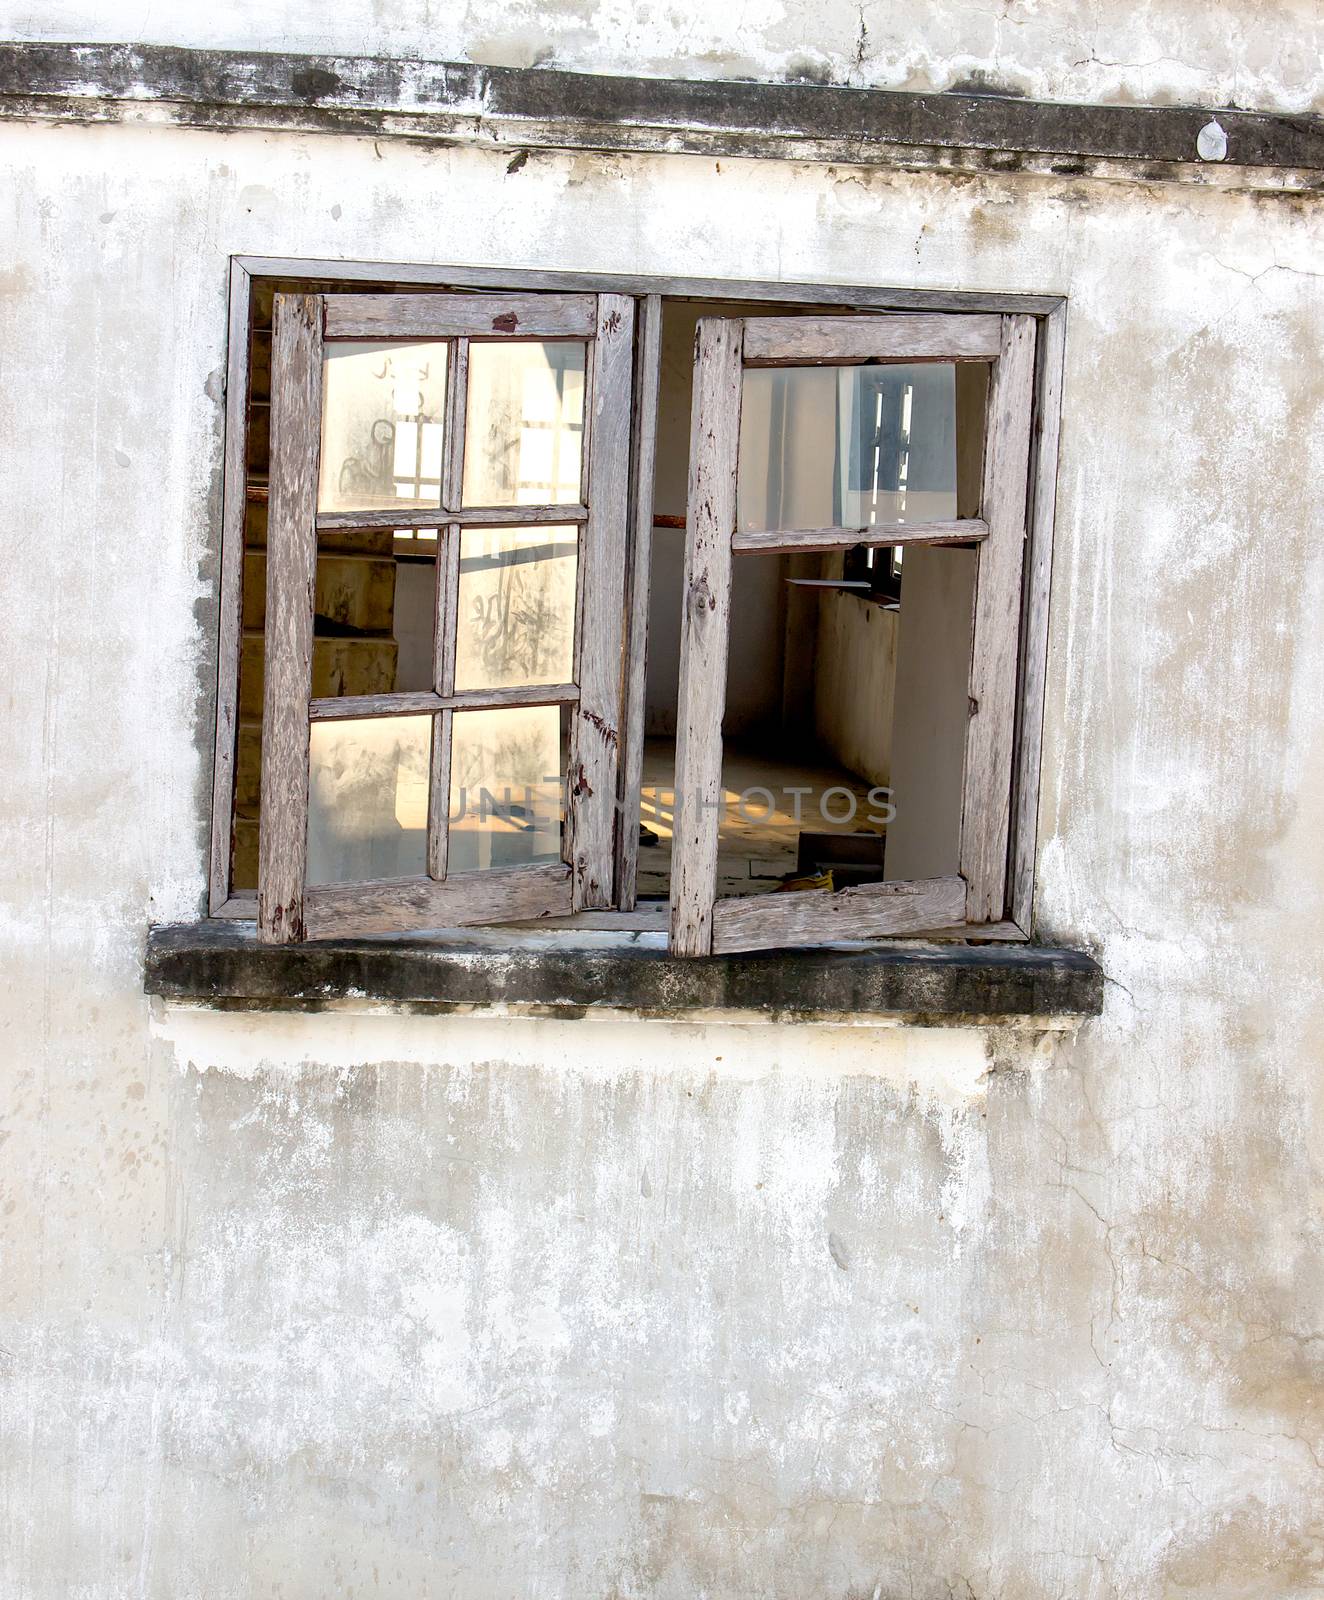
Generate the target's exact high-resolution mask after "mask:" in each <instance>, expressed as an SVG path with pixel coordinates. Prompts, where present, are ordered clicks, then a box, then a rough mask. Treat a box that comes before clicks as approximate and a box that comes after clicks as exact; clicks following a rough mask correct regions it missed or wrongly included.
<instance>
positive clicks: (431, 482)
mask: <svg viewBox="0 0 1324 1600" xmlns="http://www.w3.org/2000/svg"><path fill="white" fill-rule="evenodd" d="M633 316H634V303H633V301H632V300H631V299H630V298H628V297H624V296H620V295H614V294H600V295H591V294H584V295H579V294H573V295H572V294H527V295H514V296H511V295H504V296H503V295H498V294H441V293H437V294H393V295H373V294H327V295H316V294H280V295H278V296H277V298H276V308H275V324H274V338H273V347H272V455H271V473H270V504H269V517H268V532H267V557H266V560H267V571H266V622H265V634H264V654H265V686H264V701H263V728H262V776H261V797H262V809H261V832H260V843H259V871H258V931H259V937H260V938H262V939H263V940H265V941H267V942H272V943H285V942H290V941H295V940H299V939H303V938H327V937H334V936H337V935H358V934H372V933H389V932H402V931H407V930H410V929H422V928H431V927H451V926H460V925H463V924H466V923H475V922H500V921H511V920H519V919H525V918H533V917H540V916H550V915H559V914H564V913H568V912H570V911H572V910H576V911H577V910H581V909H591V908H599V907H605V906H608V905H610V904H611V897H612V888H613V849H614V824H615V796H616V792H617V770H616V768H617V745H618V736H617V730H618V729H619V727H620V723H621V706H620V699H621V649H622V639H621V632H622V612H621V576H620V575H621V573H622V572H623V571H624V566H625V557H626V551H625V538H626V516H627V504H626V502H627V490H628V484H627V477H628V463H629V429H630V402H631V371H632V361H633ZM402 550H403V551H405V552H406V554H405V555H403V556H402V555H401V551H402ZM406 573H407V575H408V577H409V580H410V581H409V584H408V586H407V591H406V586H405V585H404V583H403V581H402V579H400V575H401V574H406ZM398 580H399V581H398ZM406 604H408V605H410V606H412V607H414V609H415V612H416V613H417V612H419V611H420V608H425V609H423V611H422V614H423V615H424V618H425V620H426V616H427V613H428V612H430V616H431V621H432V626H431V629H430V632H431V639H432V647H431V650H430V652H429V651H423V652H421V657H422V658H421V659H416V660H413V661H406V660H405V659H404V652H403V651H402V650H401V649H400V648H398V647H397V644H396V641H395V640H394V639H393V638H392V637H391V629H390V627H389V625H388V626H387V627H385V628H382V627H380V626H377V627H375V628H374V623H380V620H381V614H382V612H383V608H385V609H386V611H387V613H388V622H389V613H390V610H391V608H393V607H395V606H403V605H406ZM315 646H316V647H317V650H316V662H315ZM416 654H418V653H417V652H416Z"/></svg>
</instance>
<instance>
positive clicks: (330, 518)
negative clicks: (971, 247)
mask: <svg viewBox="0 0 1324 1600" xmlns="http://www.w3.org/2000/svg"><path fill="white" fill-rule="evenodd" d="M241 276H242V287H243V295H244V298H243V301H242V303H241V301H240V297H239V295H238V294H236V296H235V298H234V302H233V309H234V310H235V311H236V312H238V313H240V320H241V322H242V327H243V329H244V331H245V334H246V337H245V338H244V339H243V342H242V345H240V346H239V347H238V349H237V351H232V361H231V374H230V383H231V395H230V402H231V410H230V418H231V425H232V429H233V428H234V423H235V417H236V414H238V415H239V416H240V418H241V419H242V421H243V422H244V423H245V424H246V426H244V427H243V428H242V430H240V437H241V438H242V439H244V440H246V449H244V450H238V449H237V448H236V437H235V433H234V432H232V434H231V436H230V444H229V450H228V459H227V484H226V491H227V507H226V516H227V529H228V533H227V544H226V549H225V551H224V553H223V559H224V578H223V617H222V620H223V627H222V652H221V680H220V697H219V698H220V708H219V714H218V732H217V778H216V813H215V816H214V819H213V822H214V837H213V855H212V863H213V866H212V880H213V881H212V901H213V910H214V911H217V912H219V913H221V914H223V915H227V916H235V915H239V916H243V915H248V916H253V915H256V917H257V920H258V925H259V933H260V936H261V937H262V938H263V939H265V940H268V941H273V942H286V941H289V940H297V939H300V938H305V937H307V938H318V937H332V936H336V935H346V936H350V935H358V934H370V933H371V934H390V933H403V932H407V931H410V930H431V929H437V928H445V927H458V926H462V925H467V924H474V923H480V924H493V925H500V924H512V923H521V922H529V921H533V920H539V921H543V922H546V921H547V920H549V919H553V920H568V921H569V922H570V923H571V924H573V923H574V922H576V921H584V920H588V919H592V920H593V921H594V922H595V924H596V925H597V926H599V927H601V926H604V925H606V926H617V925H619V926H620V927H622V928H630V929H640V928H643V929H647V928H657V929H661V928H663V927H668V926H669V928H670V940H671V947H672V948H673V950H675V951H676V952H678V953H681V954H688V955H696V954H708V953H718V954H720V953H723V952H727V951H736V950H742V949H756V948H761V947H768V946H789V945H795V944H803V943H816V942H823V941H836V940H840V939H858V938H876V937H886V936H891V935H897V934H910V933H920V932H931V931H939V930H951V929H953V928H958V927H965V929H966V930H967V931H968V932H969V933H971V934H974V935H979V934H980V933H984V932H986V933H988V934H991V935H993V936H1003V937H1023V936H1024V934H1025V932H1026V931H1028V929H1027V926H1026V925H1027V924H1028V892H1027V881H1026V880H1027V871H1026V863H1027V861H1028V860H1029V859H1031V853H1032V848H1033V834H1032V827H1033V798H1034V796H1033V785H1034V783H1035V781H1037V770H1034V769H1035V768H1036V767H1037V730H1038V708H1037V697H1038V696H1039V694H1040V693H1041V668H1042V630H1043V626H1044V620H1045V611H1044V598H1045V596H1044V589H1045V579H1046V571H1047V565H1046V563H1047V556H1046V550H1047V542H1046V524H1047V511H1048V510H1050V509H1051V492H1049V493H1048V495H1047V496H1046V497H1045V495H1044V493H1043V490H1042V488H1040V489H1039V491H1038V495H1039V499H1038V502H1037V514H1038V516H1039V517H1040V519H1041V520H1040V525H1039V527H1038V528H1037V529H1035V530H1034V531H1035V535H1036V542H1035V545H1034V547H1033V560H1032V561H1031V562H1030V563H1029V564H1028V566H1027V564H1026V562H1025V555H1024V553H1025V549H1026V533H1027V527H1030V525H1031V524H1030V519H1029V515H1028V510H1027V495H1029V496H1031V497H1033V494H1034V492H1035V491H1034V487H1033V486H1034V484H1040V485H1042V484H1044V483H1047V484H1048V485H1049V489H1050V491H1051V460H1050V459H1048V455H1050V454H1051V448H1049V450H1048V455H1046V454H1045V446H1044V445H1043V444H1042V442H1041V441H1042V439H1043V438H1044V437H1046V438H1047V439H1048V445H1049V447H1051V445H1052V443H1053V441H1054V440H1055V433H1054V432H1053V428H1052V426H1048V424H1047V422H1046V420H1045V419H1048V421H1050V422H1051V423H1052V424H1053V425H1055V418H1053V417H1052V416H1051V402H1052V398H1053V396H1052V386H1051V381H1050V380H1051V371H1052V362H1051V360H1049V359H1046V358H1045V348H1046V347H1045V343H1044V341H1042V340H1037V334H1038V331H1039V329H1040V327H1041V326H1044V325H1045V320H1044V318H1043V317H1042V316H1039V315H1035V314H1033V313H1031V312H1029V311H1020V310H1019V309H1017V310H1006V311H1004V310H1002V309H999V310H997V311H977V310H972V311H969V312H964V311H963V312H951V313H943V314H899V313H896V312H888V313H886V314H880V313H878V312H871V311H869V310H868V309H867V308H864V307H860V306H859V305H852V306H851V307H850V308H849V309H843V308H840V307H835V306H833V305H832V304H831V303H830V301H829V302H828V305H827V309H826V311H825V307H824V304H823V302H824V301H825V300H827V298H828V291H817V292H816V293H815V296H814V298H813V299H805V300H801V301H796V300H795V299H793V298H792V297H791V296H792V291H789V290H788V291H784V292H780V293H777V292H775V291H770V290H769V289H768V288H766V287H764V288H761V290H760V293H759V294H758V295H757V296H755V297H752V298H750V299H747V300H734V299H729V298H726V297H723V296H719V295H718V294H717V293H709V294H706V295H704V294H700V295H695V294H686V295H683V296H682V295H680V294H677V295H675V296H674V297H673V296H663V295H660V294H657V293H649V292H640V291H639V289H638V288H636V286H634V285H627V284H612V283H604V284H602V285H601V286H597V285H593V286H591V287H586V286H584V285H583V284H575V285H572V286H571V287H570V289H568V290H566V291H562V290H550V291H549V290H543V291H541V292H539V291H534V290H524V289H518V290H509V289H497V288H493V287H490V286H489V285H487V284H485V283H483V282H481V280H480V281H479V282H472V281H471V282H470V283H469V284H465V285H452V286H447V287H445V288H441V287H437V286H435V285H428V286H426V287H419V286H417V285H410V284H408V283H399V282H397V283H381V282H376V281H372V280H370V279H369V280H368V281H367V282H366V283H355V282H353V281H350V282H346V281H334V280H330V281H328V280H327V279H316V278H314V277H313V275H312V274H311V273H309V274H307V275H306V276H305V277H304V278H303V279H302V280H300V279H291V278H289V277H288V276H283V277H276V275H275V274H274V273H273V274H272V275H271V276H270V278H269V279H268V280H267V283H266V284H265V285H263V284H262V283H261V280H254V281H253V282H250V281H249V279H248V277H247V276H246V275H241ZM359 276H360V278H361V279H362V278H363V277H364V275H363V274H360V275H359ZM473 276H478V275H471V278H472V277H473ZM255 285H256V287H257V289H258V291H259V292H256V293H255V292H253V291H254V288H255ZM263 290H265V293H263ZM769 299H772V300H774V301H778V302H780V303H779V304H774V305H771V306H770V305H769V304H768V303H767V302H768V300H769ZM774 311H775V312H777V313H778V314H776V315H773V314H770V313H772V312H774ZM1054 348H1055V349H1056V350H1057V353H1058V356H1060V323H1059V324H1057V325H1055V334H1054V338H1053V340H1051V341H1049V356H1050V357H1051V355H1052V350H1053V349H1054ZM240 407H242V410H240V409H239V408H240ZM1036 416H1037V417H1038V430H1037V433H1036V431H1035V430H1034V429H1033V428H1032V419H1033V418H1034V417H1036ZM1036 440H1039V441H1040V444H1039V451H1040V453H1039V455H1036V453H1035V444H1036ZM1028 509H1036V507H1035V506H1030V507H1029V508H1028ZM236 530H239V531H240V532H241V534H242V538H241V539H237V537H236ZM237 543H238V545H239V548H238V550H236V548H235V546H236V544H237ZM1027 819H1028V822H1027ZM255 891H256V893H255ZM1013 915H1016V916H1018V918H1019V920H1018V921H1013V920H1012V916H1013Z"/></svg>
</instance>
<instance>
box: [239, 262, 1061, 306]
mask: <svg viewBox="0 0 1324 1600" xmlns="http://www.w3.org/2000/svg"><path fill="white" fill-rule="evenodd" d="M235 259H236V260H238V261H239V263H240V264H241V265H242V266H243V268H244V270H245V271H246V272H248V273H250V274H251V275H252V276H253V277H256V278H271V279H288V278H300V277H302V278H316V279H317V280H318V281H319V282H329V283H369V284H380V283H413V284H418V285H420V286H423V285H428V286H431V287H435V288H439V289H485V290H489V291H490V290H496V291H498V292H501V293H506V292H518V293H523V292H527V291H530V290H540V291H547V292H550V293H554V294H581V293H588V294H629V295H648V294H658V295H676V296H678V297H679V298H681V299H683V300H716V301H723V302H730V301H732V300H758V301H766V302H768V303H769V304H770V305H777V304H779V303H780V304H792V305H821V306H823V307H825V308H827V309H829V310H831V311H835V312H840V311H841V310H842V309H843V308H849V309H851V310H855V311H907V312H911V311H955V312H962V313H972V312H1003V311H1007V312H1012V311H1021V312H1025V313H1027V314H1030V315H1037V316H1045V315H1047V314H1048V313H1049V312H1050V311H1053V310H1055V309H1056V308H1057V307H1058V306H1060V305H1062V304H1063V303H1064V302H1063V297H1062V296H1061V295H1060V294H1003V293H989V292H986V291H980V290H978V289H899V288H889V287H887V286H886V285H885V284H884V285H880V284H876V283H873V284H866V283H841V284H836V283H799V282H797V281H796V280H795V279H793V278H780V279H767V278H691V277H686V276H682V275H678V274H675V273H670V274H667V273H662V274H645V273H629V272H627V273H622V272H565V271H552V270H548V269H546V268H537V267H515V268H508V267H472V266H436V265H431V264H428V263H422V262H413V263H408V262H406V263H402V262H395V261H391V262H384V261H328V260H326V259H324V258H322V257H314V258H312V259H308V260H304V259H300V258H299V257H297V256H238V257H236V258H235Z"/></svg>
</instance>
